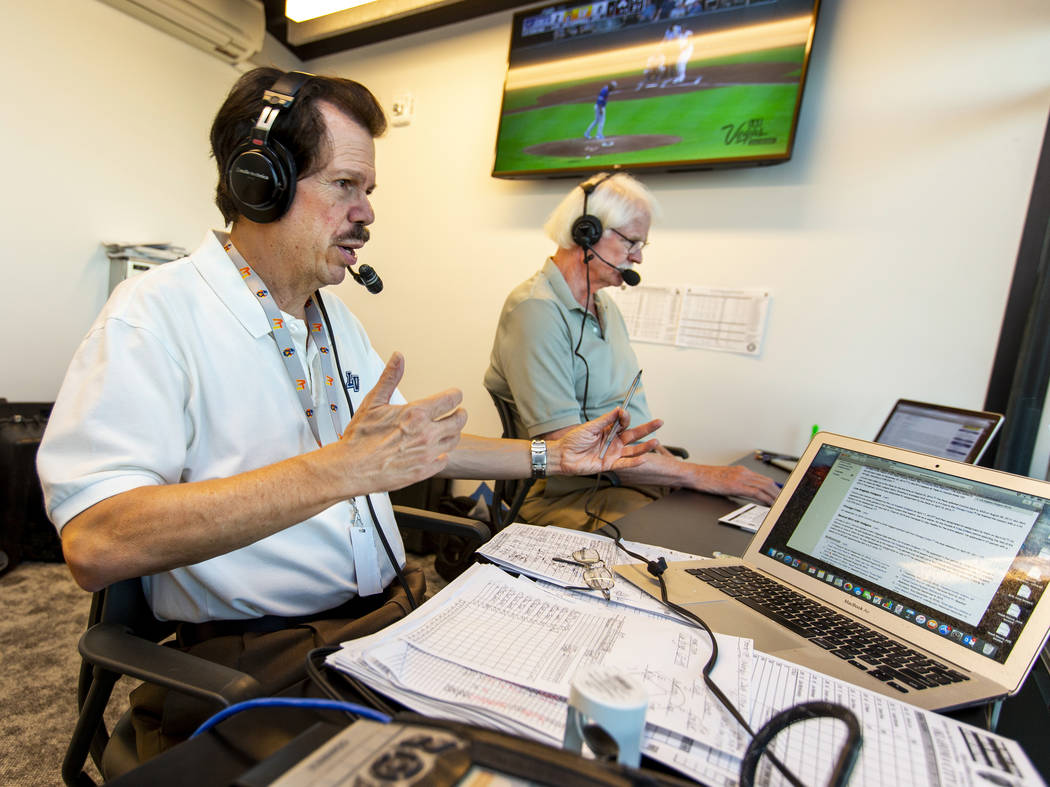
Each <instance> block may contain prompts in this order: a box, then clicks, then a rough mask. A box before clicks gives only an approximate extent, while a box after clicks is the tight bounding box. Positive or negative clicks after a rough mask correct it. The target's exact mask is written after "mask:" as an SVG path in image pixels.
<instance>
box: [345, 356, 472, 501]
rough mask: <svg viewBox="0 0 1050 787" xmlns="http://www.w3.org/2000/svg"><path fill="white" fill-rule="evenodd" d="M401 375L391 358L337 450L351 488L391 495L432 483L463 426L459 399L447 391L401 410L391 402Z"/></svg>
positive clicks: (399, 359) (400, 363)
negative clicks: (349, 476)
mask: <svg viewBox="0 0 1050 787" xmlns="http://www.w3.org/2000/svg"><path fill="white" fill-rule="evenodd" d="M404 372H405V358H404V356H403V355H401V353H397V352H395V353H394V354H393V355H392V356H390V360H389V361H388V362H387V365H386V368H385V369H383V373H382V374H381V375H380V377H379V381H378V382H377V383H376V384H375V387H374V388H373V389H372V390H371V391H369V392H368V394H367V395H366V396H365V398H364V400H363V401H362V402H361V406H360V407H358V409H357V412H356V413H354V417H353V418H352V419H350V423H349V424H348V425H347V428H346V431H345V432H343V436H342V439H341V440H340V446H341V448H342V449H343V455H344V457H345V460H344V461H346V462H347V466H346V470H347V472H348V473H352V474H353V477H354V486H362V487H363V488H365V489H367V490H368V491H375V492H379V491H390V490H392V489H401V488H402V487H405V486H408V485H409V484H413V483H415V482H417V481H422V480H423V479H425V478H430V477H431V476H432V475H435V474H437V473H439V472H440V471H441V470H443V469H444V468H445V465H446V464H448V454H449V452H450V451H451V450H452V449H453V448H455V447H456V445H457V444H458V443H459V438H460V432H462V430H463V427H464V426H465V425H466V423H467V413H466V410H464V409H463V408H462V407H460V406H459V405H460V403H461V402H462V401H463V393H462V392H461V391H459V390H457V389H454V388H450V389H449V390H447V391H442V392H441V393H437V394H433V395H431V396H428V397H426V398H424V399H418V400H416V401H413V402H409V403H408V404H404V405H393V404H390V397H391V396H392V395H393V393H394V390H395V389H396V388H397V385H398V383H399V382H401V378H402V376H404Z"/></svg>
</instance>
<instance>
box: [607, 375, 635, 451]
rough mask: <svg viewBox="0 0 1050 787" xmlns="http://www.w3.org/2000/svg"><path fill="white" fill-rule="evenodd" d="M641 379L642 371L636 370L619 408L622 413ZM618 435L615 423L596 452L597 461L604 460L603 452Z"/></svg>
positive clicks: (618, 423)
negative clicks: (621, 409) (599, 449)
mask: <svg viewBox="0 0 1050 787" xmlns="http://www.w3.org/2000/svg"><path fill="white" fill-rule="evenodd" d="M641 379H642V370H641V369H639V370H638V374H636V375H635V376H634V380H633V381H631V387H630V388H628V389H627V393H626V394H624V397H623V404H621V405H620V407H622V408H623V409H624V412H626V411H627V405H629V404H630V403H631V399H633V398H634V392H635V391H637V390H638V383H639V382H640V381H641ZM619 433H620V422H619V421H617V422H616V423H614V424H613V425H612V426H610V427H609V436H608V437H606V438H605V443H603V444H602V450H601V451H599V452H598V458H599V459H604V458H605V452H606V451H608V450H609V446H610V445H612V441H613V438H614V437H616V435H618V434H619Z"/></svg>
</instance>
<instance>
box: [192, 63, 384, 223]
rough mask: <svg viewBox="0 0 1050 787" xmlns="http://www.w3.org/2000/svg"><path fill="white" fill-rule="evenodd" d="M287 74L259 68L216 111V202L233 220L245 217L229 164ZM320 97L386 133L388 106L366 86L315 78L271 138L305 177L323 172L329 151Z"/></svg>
mask: <svg viewBox="0 0 1050 787" xmlns="http://www.w3.org/2000/svg"><path fill="white" fill-rule="evenodd" d="M283 73H284V72H283V71H280V70H278V69H276V68H256V69H253V70H252V71H249V72H248V73H246V74H244V75H243V76H242V77H241V78H240V79H238V80H237V82H236V83H235V84H234V86H233V87H232V88H231V89H230V93H229V95H228V96H226V100H225V101H224V102H223V104H222V106H221V107H220V108H219V112H218V114H216V115H215V120H214V122H213V123H212V126H211V152H212V155H213V156H214V157H215V164H216V166H217V167H218V169H219V185H218V186H217V187H216V189H215V204H216V205H217V206H218V207H219V210H220V211H221V212H222V217H223V218H224V219H225V220H226V221H227V222H231V221H234V220H236V219H237V218H238V217H239V216H240V213H239V212H238V210H237V206H236V204H235V203H234V201H233V199H232V198H231V197H230V195H229V190H228V187H227V184H226V165H227V162H228V161H229V160H230V157H231V156H232V155H233V152H234V151H235V150H236V149H237V148H238V147H239V146H240V145H241V144H242V143H244V142H245V141H247V139H248V135H249V133H250V132H251V130H252V129H253V128H254V127H255V122H256V120H258V118H259V113H260V112H261V111H262V108H263V101H262V97H263V92H265V91H266V90H268V89H269V88H271V87H273V84H274V83H275V82H276V81H277V80H278V79H279V78H280V77H281V75H282V74H283ZM319 101H327V102H328V103H329V104H331V105H332V106H334V107H336V108H337V109H339V110H340V111H341V112H343V113H344V114H345V115H346V116H347V117H349V118H350V119H352V120H353V121H354V122H355V123H358V124H359V125H360V126H361V127H362V128H364V129H367V130H368V133H370V134H371V135H372V136H373V137H378V136H380V135H381V134H382V133H383V132H384V131H386V116H385V115H384V114H383V109H382V107H380V106H379V102H378V101H376V98H375V96H373V95H372V93H371V92H370V91H369V90H368V88H366V87H365V86H364V85H362V84H360V83H359V82H355V81H353V80H352V79H342V78H340V77H326V76H311V77H310V79H308V80H307V81H306V83H305V84H304V85H303V86H302V87H301V88H299V92H298V93H296V96H295V102H294V103H293V104H292V107H291V109H290V110H283V111H282V112H281V114H280V115H279V116H278V118H277V123H276V124H274V128H273V129H272V130H271V132H270V138H271V139H276V140H277V141H279V142H280V143H281V144H282V145H284V147H285V148H287V150H288V152H289V153H291V155H292V157H293V158H294V159H295V168H296V171H297V172H298V177H300V178H303V177H306V176H307V175H310V174H312V173H314V172H315V171H317V169H319V168H320V167H321V166H322V165H323V164H324V162H325V157H326V155H327V146H328V137H327V129H326V128H325V124H324V118H323V117H322V115H321V112H320V109H319V108H318V106H317V102H319Z"/></svg>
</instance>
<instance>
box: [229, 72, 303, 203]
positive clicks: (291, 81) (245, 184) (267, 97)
mask: <svg viewBox="0 0 1050 787" xmlns="http://www.w3.org/2000/svg"><path fill="white" fill-rule="evenodd" d="M311 76H312V75H311V74H306V73H303V72H302V71H289V72H288V73H287V74H282V75H281V76H280V77H279V78H278V79H277V81H276V82H274V83H273V86H272V87H270V89H269V90H267V91H265V92H264V93H263V99H262V100H263V108H262V112H260V113H259V119H258V120H256V121H255V126H254V127H253V128H252V130H251V133H250V134H249V135H248V139H247V140H245V141H244V142H243V143H242V144H240V145H239V146H238V147H237V148H236V149H235V150H234V151H233V153H232V154H231V155H230V158H229V159H228V160H227V162H226V167H225V169H224V172H225V176H226V186H227V190H228V191H229V194H230V198H231V199H232V200H233V202H234V204H235V205H236V206H237V210H238V211H239V212H240V214H241V215H242V216H244V217H245V218H246V219H250V220H251V221H254V222H258V223H260V224H266V223H268V222H271V221H277V219H279V218H281V216H283V215H284V214H285V213H286V212H287V211H288V208H289V207H290V206H291V204H292V200H293V199H294V198H295V182H296V180H297V179H298V172H297V171H296V167H295V157H294V156H292V154H291V153H290V152H289V151H288V149H287V148H286V147H285V146H284V145H282V144H281V143H280V142H279V141H278V140H277V139H275V138H273V137H271V132H272V130H273V126H274V123H276V122H277V118H278V117H279V115H280V114H281V112H287V111H288V110H290V109H291V107H292V104H293V103H294V102H295V95H296V93H298V92H299V90H300V88H302V86H303V85H305V84H306V82H307V81H308V80H309V79H310V77H311Z"/></svg>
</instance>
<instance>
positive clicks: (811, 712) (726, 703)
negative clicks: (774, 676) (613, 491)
mask: <svg viewBox="0 0 1050 787" xmlns="http://www.w3.org/2000/svg"><path fill="white" fill-rule="evenodd" d="M595 489H597V486H595ZM593 493H594V490H592V491H591V494H592V495H593ZM588 503H589V500H588ZM584 511H585V512H586V513H587V514H589V515H590V516H592V517H594V518H595V519H596V520H598V521H599V522H602V523H603V524H604V525H607V526H608V527H610V528H612V530H613V532H614V533H615V536H614V539H613V540H614V543H615V544H616V546H617V548H619V549H622V550H623V551H624V552H625V553H627V554H628V555H630V556H631V557H633V558H634V559H635V560H640V561H641V562H642V563H644V564H645V565H646V569H647V570H648V571H649V573H650V574H652V575H653V576H654V577H656V579H657V581H658V582H659V583H660V600H661V602H663V604H664V606H666V607H667V608H668V609H671V610H673V611H674V612H677V613H678V614H679V615H681V616H682V617H683V618H685V619H686V620H689V621H692V622H693V623H695V624H696V625H697V626H698V627H699V628H702V629H703V630H704V632H705V633H706V634H707V636H708V639H709V640H710V641H711V655H710V657H709V658H708V660H707V663H706V664H705V665H704V668H703V670H701V676H702V677H703V680H704V685H705V686H707V688H708V689H710V691H711V693H712V694H714V695H715V697H716V698H717V699H718V701H719V702H720V703H722V705H723V707H725V709H726V710H728V711H729V713H730V714H731V715H732V716H733V718H734V719H736V721H737V722H738V723H739V724H740V726H741V727H743V729H744V731H745V732H746V733H747V734H748V735H749V736H750V737H751V743H750V744H748V749H747V753H751V754H752V757H753V759H754V762H753V763H752V762H751V761H749V760H748V759H746V758H745V760H744V762H743V763H742V764H741V784H742V785H743V783H744V782H743V778H744V768H745V766H747V767H749V768H751V777H752V778H753V777H754V769H755V768H756V767H757V765H758V760H759V759H761V757H762V755H763V754H765V755H766V756H767V757H769V761H770V762H771V763H773V765H774V766H775V767H776V768H777V770H779V771H780V772H781V774H783V776H784V778H785V779H787V780H788V781H789V782H790V783H791V784H793V785H795V787H804V784H803V782H802V781H801V780H800V779H799V778H798V777H797V776H795V775H794V774H793V773H792V772H791V771H790V770H789V769H788V767H787V766H786V765H784V763H782V762H781V761H780V759H779V758H778V757H777V756H776V755H775V754H774V753H773V752H771V751H769V750H768V746H769V743H770V741H771V740H772V738H773V737H774V736H775V735H776V734H777V733H779V732H780V731H781V730H783V729H784V728H786V727H788V726H790V725H791V724H794V723H795V722H796V721H802V720H804V719H808V718H817V717H819V716H833V717H835V718H839V719H842V720H843V721H845V722H846V723H847V726H848V727H849V736H848V737H847V740H846V743H845V744H844V745H843V748H842V749H841V751H840V755H839V759H838V762H837V763H836V765H835V770H834V772H833V774H832V780H831V781H830V782H829V785H831V787H841V785H844V784H845V782H846V780H847V779H848V778H849V775H850V773H851V772H852V769H853V766H854V765H855V764H856V761H857V758H858V757H859V756H860V747H861V744H862V743H863V739H862V737H861V734H860V725H859V723H858V722H857V718H856V716H854V715H853V712H852V711H850V710H849V708H846V707H844V706H842V705H835V704H832V703H807V705H810V706H816V705H820V706H826V709H832V710H826V711H825V712H818V709H817V708H815V707H809V708H807V707H805V706H803V705H795V706H792V707H791V708H788V709H786V710H784V711H781V712H780V713H778V714H776V715H774V716H773V718H771V719H770V720H769V721H767V722H766V723H765V724H764V725H762V727H760V728H759V730H758V732H755V731H754V730H753V729H751V725H750V724H748V722H747V720H746V719H745V718H744V717H743V715H742V714H741V713H740V711H739V710H737V708H736V706H735V705H734V704H733V703H732V702H731V701H730V699H729V698H728V697H727V696H726V695H725V693H723V691H722V690H721V689H720V688H719V687H718V684H716V683H715V682H714V679H712V678H711V671H712V670H713V669H714V667H715V664H716V663H717V661H718V643H717V641H716V640H715V635H714V632H713V631H712V630H711V628H710V627H709V626H708V625H707V623H706V622H704V620H703V619H702V618H700V617H699V616H698V615H696V614H694V613H693V612H692V611H690V610H688V609H686V608H685V607H683V606H681V605H679V604H675V603H674V602H673V601H671V600H670V599H669V598H668V596H667V583H666V582H665V581H664V578H663V574H664V572H665V571H666V570H667V561H666V560H664V558H662V557H661V558H658V559H657V560H649V559H648V558H646V557H644V556H642V555H639V554H638V553H637V552H632V551H631V550H630V549H628V548H627V547H626V546H624V544H623V536H622V534H621V533H620V529H619V528H618V527H617V526H616V525H615V524H613V523H612V522H610V521H609V520H607V519H603V518H602V517H600V516H598V515H597V514H595V513H592V512H591V511H590V510H589V509H588V507H587V504H584ZM800 709H801V710H800ZM796 716H797V718H796ZM782 717H785V718H782ZM756 741H758V742H757V743H756ZM752 749H754V752H753V753H752ZM748 784H749V785H750V782H749V783H748Z"/></svg>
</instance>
